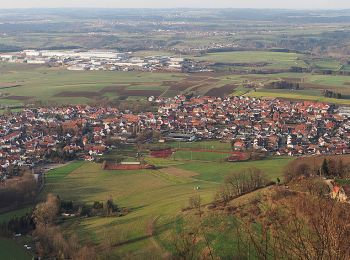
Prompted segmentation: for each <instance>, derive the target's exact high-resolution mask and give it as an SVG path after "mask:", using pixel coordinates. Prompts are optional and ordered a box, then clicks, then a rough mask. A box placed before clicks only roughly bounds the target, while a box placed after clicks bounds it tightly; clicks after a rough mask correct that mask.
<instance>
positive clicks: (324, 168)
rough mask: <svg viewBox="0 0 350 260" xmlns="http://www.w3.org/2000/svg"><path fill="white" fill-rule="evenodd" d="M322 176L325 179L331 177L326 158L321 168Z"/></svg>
mask: <svg viewBox="0 0 350 260" xmlns="http://www.w3.org/2000/svg"><path fill="white" fill-rule="evenodd" d="M321 174H322V175H323V176H325V177H328V176H329V168H328V162H327V159H326V158H325V159H324V160H323V163H322V166H321Z"/></svg>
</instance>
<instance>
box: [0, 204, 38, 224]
mask: <svg viewBox="0 0 350 260" xmlns="http://www.w3.org/2000/svg"><path fill="white" fill-rule="evenodd" d="M32 208H33V207H25V208H22V209H18V210H14V211H10V212H7V213H4V214H1V215H0V223H3V222H7V221H9V220H10V219H11V218H14V217H22V216H25V215H26V214H30V213H31V211H32Z"/></svg>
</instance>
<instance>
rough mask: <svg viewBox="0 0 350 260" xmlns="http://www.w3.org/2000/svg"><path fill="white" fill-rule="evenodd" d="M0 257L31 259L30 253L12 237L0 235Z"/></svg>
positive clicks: (20, 259)
mask: <svg viewBox="0 0 350 260" xmlns="http://www.w3.org/2000/svg"><path fill="white" fill-rule="evenodd" d="M0 259H4V260H25V259H32V256H31V254H30V253H29V252H28V251H26V249H24V247H23V246H21V245H19V244H17V242H16V241H14V240H13V239H8V238H2V237H0Z"/></svg>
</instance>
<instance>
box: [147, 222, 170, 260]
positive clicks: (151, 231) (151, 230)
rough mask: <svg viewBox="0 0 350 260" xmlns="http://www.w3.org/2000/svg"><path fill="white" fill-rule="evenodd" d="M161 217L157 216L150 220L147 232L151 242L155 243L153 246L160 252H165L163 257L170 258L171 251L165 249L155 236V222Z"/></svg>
mask: <svg viewBox="0 0 350 260" xmlns="http://www.w3.org/2000/svg"><path fill="white" fill-rule="evenodd" d="M158 219H159V216H158V217H155V218H153V219H151V220H149V222H148V224H147V228H146V234H147V236H148V237H149V238H150V240H151V243H152V244H153V246H154V247H155V248H156V249H157V250H158V251H159V252H164V253H163V254H162V259H170V253H169V252H167V251H165V250H164V248H162V247H161V246H160V245H159V243H158V242H157V240H156V239H155V237H154V235H155V234H154V233H155V224H156V222H157V220H158Z"/></svg>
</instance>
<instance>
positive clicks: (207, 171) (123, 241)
mask: <svg viewBox="0 0 350 260" xmlns="http://www.w3.org/2000/svg"><path fill="white" fill-rule="evenodd" d="M192 144H195V143H192ZM209 144H211V145H215V144H218V145H219V144H220V145H223V144H221V143H216V142H212V143H209ZM209 144H208V145H209ZM195 146H196V145H195ZM221 148H225V147H221ZM210 154H213V153H210ZM146 160H147V161H148V162H150V163H153V164H155V165H156V166H157V169H156V170H139V171H105V170H102V169H101V164H97V163H86V162H74V163H72V164H69V165H66V166H64V167H62V168H58V169H54V170H52V171H50V172H49V173H48V174H47V177H46V188H45V191H44V194H46V193H49V192H51V193H54V194H57V195H59V196H60V197H61V199H63V200H73V201H75V202H85V203H89V204H92V203H93V202H94V201H105V200H106V199H107V198H108V197H109V196H112V197H113V199H114V201H115V203H116V204H117V205H119V206H121V207H126V208H128V209H130V213H128V214H127V215H126V216H123V217H92V218H79V219H73V220H70V221H67V222H65V223H64V224H63V225H62V228H63V229H64V230H65V231H66V232H75V233H77V234H78V236H79V238H80V239H81V240H82V241H83V242H92V243H95V244H100V243H103V241H104V240H105V239H107V238H110V239H112V241H113V244H114V247H113V256H114V257H116V258H123V257H131V258H133V259H144V257H145V256H147V252H152V255H153V257H156V258H160V257H161V256H162V255H163V254H164V253H166V251H167V250H170V249H171V245H170V244H171V242H170V241H171V235H170V234H171V229H172V227H173V224H174V221H175V218H176V216H177V214H179V213H180V212H181V210H182V209H183V208H185V207H187V206H188V199H189V197H191V196H193V195H195V194H199V195H200V196H201V200H202V203H203V204H206V203H209V202H210V201H212V200H213V198H214V196H215V193H216V190H217V189H218V187H219V185H220V184H221V183H222V182H223V179H224V177H225V176H226V175H227V174H229V173H231V172H233V171H238V170H242V169H244V168H248V167H257V168H259V169H261V170H263V171H264V173H265V174H266V176H267V178H269V179H271V180H275V179H276V177H281V174H282V169H283V166H284V165H286V164H287V163H288V162H289V161H290V160H291V159H290V158H268V159H266V160H263V161H254V162H253V161H251V162H250V161H249V162H239V163H227V162H219V161H217V162H215V160H214V161H212V162H207V161H187V160H182V159H181V158H179V159H176V160H174V159H160V158H146ZM150 223H152V225H154V227H153V228H154V236H150V235H149V230H148V229H149V226H150V225H151V224H150ZM169 243H170V244H169Z"/></svg>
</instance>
